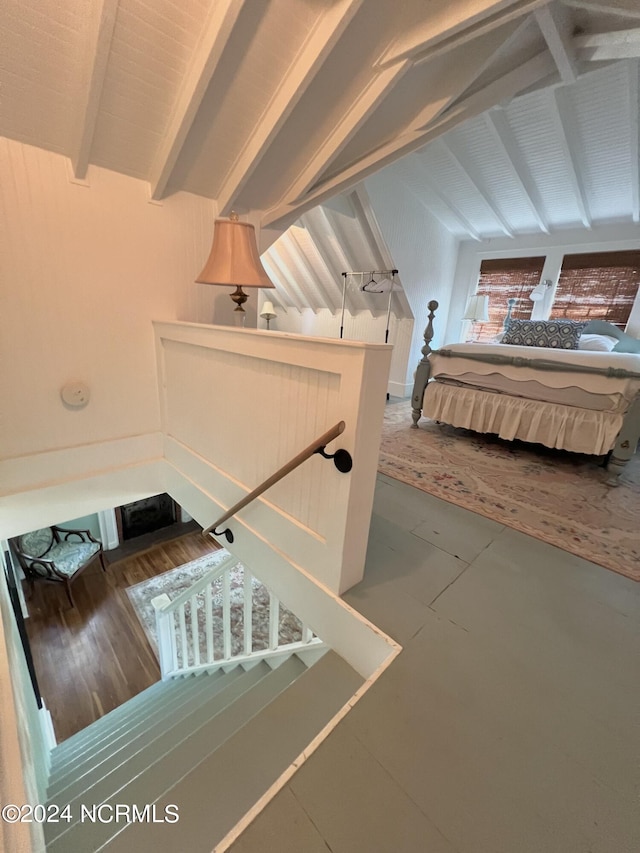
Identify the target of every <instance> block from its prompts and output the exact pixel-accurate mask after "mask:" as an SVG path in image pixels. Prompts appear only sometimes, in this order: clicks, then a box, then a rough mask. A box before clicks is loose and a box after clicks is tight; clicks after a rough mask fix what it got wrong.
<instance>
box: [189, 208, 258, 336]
mask: <svg viewBox="0 0 640 853" xmlns="http://www.w3.org/2000/svg"><path fill="white" fill-rule="evenodd" d="M196 281H197V282H198V283H200V284H218V285H226V286H227V287H235V290H234V291H233V293H232V294H230V295H231V299H232V300H233V301H234V302H235V304H236V308H235V310H236V311H240V312H241V314H244V313H245V310H244V308H243V307H242V306H243V305H244V303H245V302H246V301H247V299H248V298H249V297H248V296H247V294H246V293H245V292H244V291H243V290H242V288H243V287H275V284H273V282H272V281H271V280H270V278H269V276H268V275H267V273H266V272H265V269H264V267H263V266H262V263H261V261H260V255H259V254H258V246H257V244H256V232H255V228H254V227H253V225H251V224H250V223H249V222H240V220H239V218H238V214H237V213H235V212H234V211H232V212H231V216H230V217H229V219H216V221H215V227H214V230H213V243H212V245H211V252H210V254H209V259H208V260H207V263H206V264H205V266H204V269H203V270H202V272H201V273H200V275H199V276H198V278H197V279H196ZM242 319H243V320H244V317H243V318H242Z"/></svg>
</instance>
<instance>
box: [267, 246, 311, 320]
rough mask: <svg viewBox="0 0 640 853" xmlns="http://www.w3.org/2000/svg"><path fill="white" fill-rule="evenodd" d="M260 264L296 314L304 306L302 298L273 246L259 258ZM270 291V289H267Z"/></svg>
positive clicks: (300, 312) (299, 312) (300, 311)
mask: <svg viewBox="0 0 640 853" xmlns="http://www.w3.org/2000/svg"><path fill="white" fill-rule="evenodd" d="M260 260H261V261H262V264H263V266H264V268H265V269H266V271H267V273H268V274H269V278H270V279H271V280H272V281H273V282H274V283H275V282H277V287H276V289H278V288H280V289H281V290H282V291H283V293H284V295H285V296H286V298H287V300H288V302H289V305H288V307H291V308H295V309H296V311H297V312H298V314H302V310H303V309H304V308H306V307H307V306H306V305H305V302H304V299H302V298H301V296H300V294H299V292H298V291H297V288H295V285H294V283H293V282H292V280H291V273H290V271H289V270H288V269H287V268H286V267H285V265H284V263H283V262H282V258H281V257H280V254H279V252H278V249H277V248H276V247H275V246H272V247H271V248H270V249H269V250H268V251H267V252H266V253H265V254H264V255H263V256H262V257H261V258H260ZM269 292H272V291H269Z"/></svg>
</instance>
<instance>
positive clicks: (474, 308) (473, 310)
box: [463, 293, 489, 323]
mask: <svg viewBox="0 0 640 853" xmlns="http://www.w3.org/2000/svg"><path fill="white" fill-rule="evenodd" d="M463 319H464V320H474V321H475V322H476V323H486V322H487V321H488V319H489V297H488V296H478V294H477V293H476V295H475V296H470V297H469V301H468V302H467V310H466V311H465V312H464V317H463Z"/></svg>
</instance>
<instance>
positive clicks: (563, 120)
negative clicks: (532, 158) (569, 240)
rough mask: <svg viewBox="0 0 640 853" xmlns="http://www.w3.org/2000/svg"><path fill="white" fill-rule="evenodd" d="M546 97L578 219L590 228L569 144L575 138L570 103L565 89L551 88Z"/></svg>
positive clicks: (579, 180) (586, 203)
mask: <svg viewBox="0 0 640 853" xmlns="http://www.w3.org/2000/svg"><path fill="white" fill-rule="evenodd" d="M548 98H549V102H550V104H551V108H550V112H551V117H552V119H553V122H554V124H555V126H556V131H557V134H558V139H559V141H560V146H561V148H562V153H563V155H564V160H565V165H566V175H567V178H568V179H569V183H570V184H571V188H572V189H573V194H574V196H575V199H576V203H577V205H578V210H579V212H580V219H581V221H582V224H583V225H584V227H585V228H591V227H592V224H593V223H592V221H591V214H590V213H589V204H588V202H587V196H586V193H585V191H584V186H583V182H582V180H581V178H580V171H579V169H578V167H577V165H576V163H577V155H576V152H575V151H574V150H573V146H572V144H571V140H572V139H575V138H576V133H577V131H576V130H575V126H574V122H573V121H572V119H571V105H570V104H569V102H568V99H567V94H566V90H565V89H552V90H550V91H549V94H548Z"/></svg>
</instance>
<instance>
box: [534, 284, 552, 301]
mask: <svg viewBox="0 0 640 853" xmlns="http://www.w3.org/2000/svg"><path fill="white" fill-rule="evenodd" d="M550 287H551V280H550V279H548V278H545V280H544V281H541V282H540V284H536V286H535V287H534V288H533V290H532V291H531V293H530V294H529V299H530V300H531V301H532V302H539V301H540V300H541V299H544V297H545V296H546V295H547V290H548V289H549V288H550Z"/></svg>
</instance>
